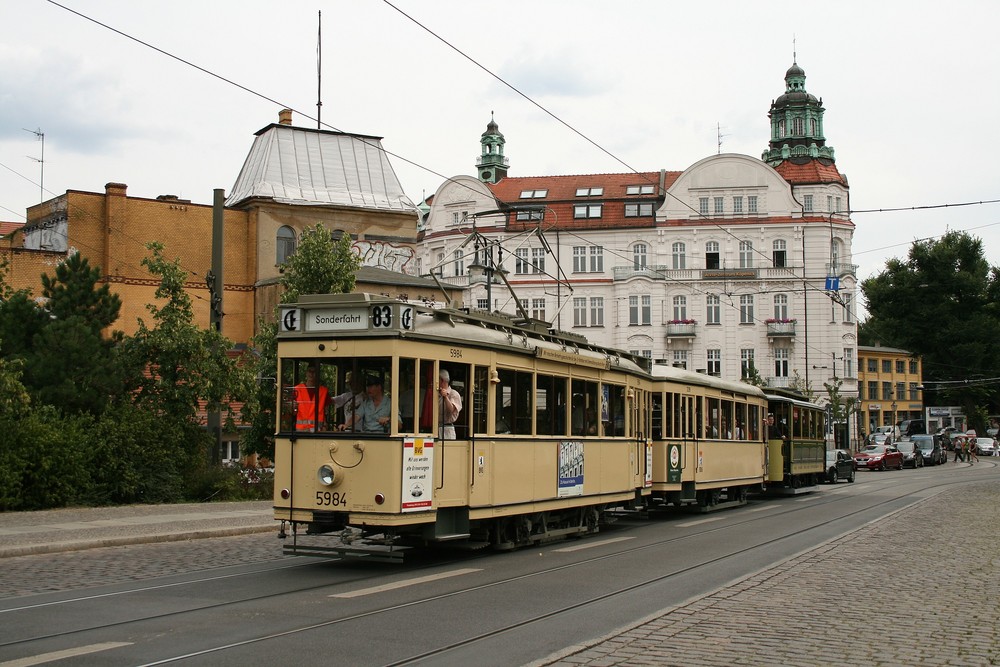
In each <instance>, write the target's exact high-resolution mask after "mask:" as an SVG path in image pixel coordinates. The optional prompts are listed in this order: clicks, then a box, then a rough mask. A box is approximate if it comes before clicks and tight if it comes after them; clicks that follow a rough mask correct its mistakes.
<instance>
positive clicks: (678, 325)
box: [667, 322, 697, 338]
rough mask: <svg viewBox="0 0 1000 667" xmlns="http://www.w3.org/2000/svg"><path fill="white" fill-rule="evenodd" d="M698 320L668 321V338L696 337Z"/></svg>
mask: <svg viewBox="0 0 1000 667" xmlns="http://www.w3.org/2000/svg"><path fill="white" fill-rule="evenodd" d="M696 324H697V323H696V322H669V323H667V338H694V336H695V335H696V332H695V330H694V328H695V326H696Z"/></svg>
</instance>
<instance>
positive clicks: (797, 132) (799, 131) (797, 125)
mask: <svg viewBox="0 0 1000 667" xmlns="http://www.w3.org/2000/svg"><path fill="white" fill-rule="evenodd" d="M804 133H805V123H804V122H802V119H801V118H794V119H792V136H796V137H801V136H802V135H803V134H804Z"/></svg>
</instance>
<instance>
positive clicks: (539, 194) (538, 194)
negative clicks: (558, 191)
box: [521, 190, 549, 199]
mask: <svg viewBox="0 0 1000 667" xmlns="http://www.w3.org/2000/svg"><path fill="white" fill-rule="evenodd" d="M548 196H549V191H548V190H521V199H545V198H546V197H548Z"/></svg>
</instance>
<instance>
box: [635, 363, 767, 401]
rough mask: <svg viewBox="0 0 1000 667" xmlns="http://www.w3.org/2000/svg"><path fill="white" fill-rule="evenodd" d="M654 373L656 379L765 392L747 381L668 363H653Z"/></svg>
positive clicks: (760, 395)
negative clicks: (725, 377)
mask: <svg viewBox="0 0 1000 667" xmlns="http://www.w3.org/2000/svg"><path fill="white" fill-rule="evenodd" d="M652 375H653V377H654V378H656V379H661V380H671V381H673V382H683V383H685V384H697V385H701V386H704V387H714V388H716V389H720V390H723V391H731V392H734V393H738V394H750V395H753V396H758V397H761V398H762V397H763V396H764V392H763V390H761V388H760V387H755V386H754V385H752V384H747V383H746V382H740V381H738V380H725V379H723V378H720V377H716V376H714V375H707V374H705V373H696V372H694V371H689V370H686V369H684V368H677V367H675V366H670V365H667V364H653V369H652Z"/></svg>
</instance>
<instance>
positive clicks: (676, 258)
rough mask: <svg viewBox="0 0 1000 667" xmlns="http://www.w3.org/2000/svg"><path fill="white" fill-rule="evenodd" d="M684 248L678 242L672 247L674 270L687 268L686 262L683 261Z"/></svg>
mask: <svg viewBox="0 0 1000 667" xmlns="http://www.w3.org/2000/svg"><path fill="white" fill-rule="evenodd" d="M685 250H686V248H685V246H684V244H683V243H681V242H680V241H678V242H677V243H674V245H673V267H674V268H675V269H685V268H687V262H686V260H685V259H684V253H685Z"/></svg>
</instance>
